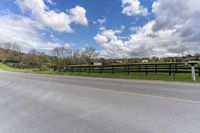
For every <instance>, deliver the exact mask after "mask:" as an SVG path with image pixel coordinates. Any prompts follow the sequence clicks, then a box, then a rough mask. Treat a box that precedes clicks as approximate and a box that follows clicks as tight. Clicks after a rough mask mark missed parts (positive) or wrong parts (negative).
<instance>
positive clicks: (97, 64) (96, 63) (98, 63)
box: [91, 62, 102, 66]
mask: <svg viewBox="0 0 200 133" xmlns="http://www.w3.org/2000/svg"><path fill="white" fill-rule="evenodd" d="M91 65H94V66H101V65H102V63H101V62H91Z"/></svg>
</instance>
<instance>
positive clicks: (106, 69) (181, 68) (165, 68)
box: [54, 63, 200, 76]
mask: <svg viewBox="0 0 200 133" xmlns="http://www.w3.org/2000/svg"><path fill="white" fill-rule="evenodd" d="M54 70H57V68H56V67H55V68H54ZM59 70H63V71H65V72H80V73H82V72H84V73H89V74H90V73H99V74H102V73H112V74H115V73H127V74H131V73H135V72H137V73H146V75H148V74H149V73H152V72H154V73H168V74H169V76H171V75H172V74H175V73H191V66H189V65H186V64H185V63H154V64H153V63H152V64H150V63H148V64H125V65H102V66H93V65H90V66H65V67H62V68H59ZM195 71H196V73H198V75H199V76H200V66H199V65H196V66H195Z"/></svg>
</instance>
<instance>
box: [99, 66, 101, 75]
mask: <svg viewBox="0 0 200 133" xmlns="http://www.w3.org/2000/svg"><path fill="white" fill-rule="evenodd" d="M99 73H100V74H101V66H99Z"/></svg>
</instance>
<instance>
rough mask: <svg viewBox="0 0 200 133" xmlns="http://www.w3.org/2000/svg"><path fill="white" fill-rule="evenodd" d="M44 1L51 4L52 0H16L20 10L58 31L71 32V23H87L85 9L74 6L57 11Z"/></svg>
mask: <svg viewBox="0 0 200 133" xmlns="http://www.w3.org/2000/svg"><path fill="white" fill-rule="evenodd" d="M45 1H46V2H48V3H50V4H52V3H53V1H52V0H16V4H17V5H18V6H19V7H20V8H21V10H22V11H28V12H30V13H31V15H32V16H33V17H34V18H35V19H36V20H37V21H38V22H40V23H41V24H43V25H45V26H47V27H50V28H51V29H53V30H55V31H59V32H73V29H72V27H71V24H72V23H75V24H80V25H87V24H88V20H87V18H86V10H85V9H84V8H83V7H80V6H76V7H74V8H72V9H69V11H68V12H58V11H55V10H53V9H50V8H49V7H48V6H47V5H46V4H45Z"/></svg>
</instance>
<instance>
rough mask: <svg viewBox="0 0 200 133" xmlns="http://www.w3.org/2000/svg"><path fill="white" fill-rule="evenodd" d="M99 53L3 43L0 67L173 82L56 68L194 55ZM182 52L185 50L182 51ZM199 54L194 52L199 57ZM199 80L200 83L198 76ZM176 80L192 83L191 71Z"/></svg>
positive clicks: (161, 75)
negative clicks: (46, 50)
mask: <svg viewBox="0 0 200 133" xmlns="http://www.w3.org/2000/svg"><path fill="white" fill-rule="evenodd" d="M98 54H99V53H98V52H97V50H95V48H92V47H86V48H84V49H82V50H77V49H71V48H68V47H57V48H54V49H53V50H52V51H51V52H50V54H45V53H43V52H39V51H37V50H36V49H31V50H30V51H29V52H27V53H24V52H21V49H20V47H19V46H18V45H17V44H15V43H12V42H3V43H0V69H1V70H5V71H13V72H24V73H34V74H52V75H69V76H70V75H71V76H89V77H102V78H124V79H145V80H146V79H148V80H165V81H174V77H173V75H172V76H169V75H168V73H157V74H156V73H153V72H152V73H148V75H146V74H145V73H142V72H141V73H137V72H135V73H130V75H128V74H127V73H115V74H114V75H113V74H112V73H102V74H99V73H92V72H91V73H90V74H89V73H86V72H81V73H80V72H64V71H63V69H61V70H59V69H57V71H55V70H54V68H55V67H56V68H63V67H64V66H77V65H78V66H88V65H91V63H92V62H101V63H102V64H103V65H116V64H128V63H129V64H131V63H141V62H142V61H143V60H145V61H149V62H154V63H160V62H162V63H163V62H181V61H183V60H185V59H190V57H192V56H191V55H185V56H184V57H182V58H180V57H166V58H158V57H151V58H148V57H144V58H129V59H128V58H123V59H104V58H98ZM182 54H183V53H182ZM199 55H200V54H195V57H199ZM196 77H197V81H196V82H200V79H199V76H198V75H197V76H196ZM175 81H187V82H191V81H192V80H191V74H190V73H185V74H182V73H181V74H179V73H177V74H176V75H175Z"/></svg>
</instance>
